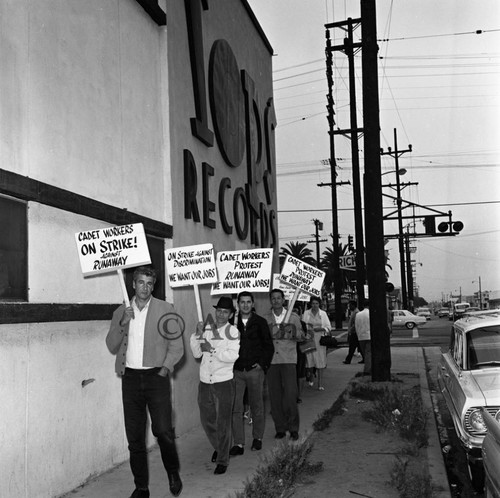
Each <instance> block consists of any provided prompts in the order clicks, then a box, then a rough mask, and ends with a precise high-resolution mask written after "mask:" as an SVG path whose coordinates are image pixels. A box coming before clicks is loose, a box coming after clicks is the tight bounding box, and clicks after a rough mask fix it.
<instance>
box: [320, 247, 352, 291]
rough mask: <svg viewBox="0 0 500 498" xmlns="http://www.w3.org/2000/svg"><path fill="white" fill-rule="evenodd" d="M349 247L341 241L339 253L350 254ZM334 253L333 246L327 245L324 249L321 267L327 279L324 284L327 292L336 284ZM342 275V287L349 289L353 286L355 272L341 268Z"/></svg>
mask: <svg viewBox="0 0 500 498" xmlns="http://www.w3.org/2000/svg"><path fill="white" fill-rule="evenodd" d="M349 252H350V251H349V247H348V246H347V244H346V245H342V243H339V254H340V255H341V256H345V255H346V254H349ZM334 261H335V258H334V253H333V248H332V247H327V248H326V249H325V250H324V251H323V257H322V258H321V265H320V268H321V269H322V270H323V271H324V272H325V281H324V282H323V286H324V288H325V290H326V291H327V292H330V291H331V290H332V289H333V286H334V283H333V282H334V271H333V269H334ZM340 275H341V279H342V288H343V289H344V290H347V289H349V288H352V282H351V281H352V280H353V279H354V278H355V272H352V271H348V270H342V269H341V270H340Z"/></svg>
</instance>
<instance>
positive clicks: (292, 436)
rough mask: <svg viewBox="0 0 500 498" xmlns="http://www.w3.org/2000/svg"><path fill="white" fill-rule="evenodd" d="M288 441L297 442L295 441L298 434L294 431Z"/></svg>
mask: <svg viewBox="0 0 500 498" xmlns="http://www.w3.org/2000/svg"><path fill="white" fill-rule="evenodd" d="M290 439H291V440H292V441H297V439H299V433H298V432H296V431H292V432H290Z"/></svg>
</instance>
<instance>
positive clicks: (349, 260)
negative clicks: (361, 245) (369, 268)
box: [339, 254, 356, 268]
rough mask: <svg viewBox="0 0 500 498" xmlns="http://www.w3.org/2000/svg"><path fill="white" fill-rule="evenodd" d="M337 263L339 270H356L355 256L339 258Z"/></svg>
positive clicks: (348, 255)
mask: <svg viewBox="0 0 500 498" xmlns="http://www.w3.org/2000/svg"><path fill="white" fill-rule="evenodd" d="M339 261H340V267H341V268H356V255H355V254H347V255H346V256H340V258H339Z"/></svg>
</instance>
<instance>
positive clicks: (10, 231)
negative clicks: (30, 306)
mask: <svg viewBox="0 0 500 498" xmlns="http://www.w3.org/2000/svg"><path fill="white" fill-rule="evenodd" d="M0 231H1V234H2V235H1V237H0V301H27V300H28V235H27V205H26V203H25V202H22V201H17V200H14V199H11V198H8V197H2V196H0Z"/></svg>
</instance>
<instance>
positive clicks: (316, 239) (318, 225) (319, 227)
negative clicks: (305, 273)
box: [307, 219, 328, 268]
mask: <svg viewBox="0 0 500 498" xmlns="http://www.w3.org/2000/svg"><path fill="white" fill-rule="evenodd" d="M312 221H313V223H314V227H315V230H314V234H313V237H314V240H308V241H307V242H308V243H314V244H315V245H316V266H317V267H318V268H319V262H320V256H319V243H320V242H326V241H327V240H328V239H321V240H320V238H319V232H320V231H321V230H323V222H322V221H319V220H316V219H314V220H312Z"/></svg>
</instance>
